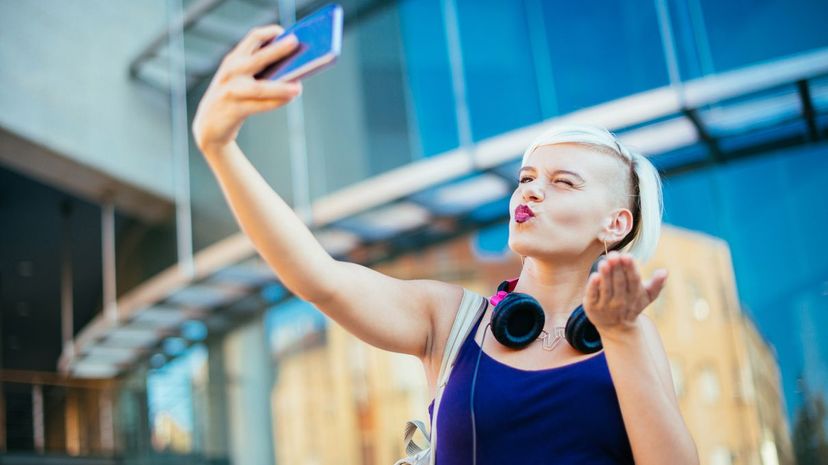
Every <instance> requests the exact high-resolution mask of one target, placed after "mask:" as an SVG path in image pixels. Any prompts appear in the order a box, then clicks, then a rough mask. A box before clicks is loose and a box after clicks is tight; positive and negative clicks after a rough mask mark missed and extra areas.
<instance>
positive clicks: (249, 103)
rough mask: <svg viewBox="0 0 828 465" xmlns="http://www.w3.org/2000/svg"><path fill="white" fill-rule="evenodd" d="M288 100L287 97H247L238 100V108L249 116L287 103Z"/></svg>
mask: <svg viewBox="0 0 828 465" xmlns="http://www.w3.org/2000/svg"><path fill="white" fill-rule="evenodd" d="M289 101H290V100H288V99H269V100H262V99H247V100H242V101H240V102H239V104H238V108H239V111H241V112H242V113H243V114H244V115H246V116H249V115H252V114H254V113H261V112H264V111H270V110H275V109H276V108H279V107H281V106H283V105H285V104H287V103H288V102H289Z"/></svg>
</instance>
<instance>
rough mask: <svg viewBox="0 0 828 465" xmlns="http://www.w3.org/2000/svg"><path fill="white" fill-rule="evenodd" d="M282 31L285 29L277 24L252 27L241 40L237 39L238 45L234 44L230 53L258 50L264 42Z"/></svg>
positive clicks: (248, 53) (249, 53) (249, 52)
mask: <svg viewBox="0 0 828 465" xmlns="http://www.w3.org/2000/svg"><path fill="white" fill-rule="evenodd" d="M284 31H285V30H284V29H282V27H281V26H279V25H278V24H269V25H267V26H262V27H256V28H253V29H251V30H250V32H248V33H247V35H246V36H244V38H243V39H242V40H240V41H239V43H238V45H236V47H235V48H234V49H233V52H231V53H236V54H243V55H251V54H253V52H254V51H256V50H258V48H259V47H261V46H262V44H263V43H264V42H266V41H268V40H270V39H272V38H274V37H276V36H278V35H279V34H281V33H283V32H284Z"/></svg>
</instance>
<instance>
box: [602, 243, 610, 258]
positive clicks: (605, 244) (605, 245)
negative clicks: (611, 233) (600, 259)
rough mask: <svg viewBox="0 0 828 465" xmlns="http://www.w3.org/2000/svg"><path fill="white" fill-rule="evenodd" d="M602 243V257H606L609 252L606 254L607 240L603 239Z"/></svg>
mask: <svg viewBox="0 0 828 465" xmlns="http://www.w3.org/2000/svg"><path fill="white" fill-rule="evenodd" d="M603 241H604V256H605V257H606V256H607V255H609V252H607V240H606V239H603Z"/></svg>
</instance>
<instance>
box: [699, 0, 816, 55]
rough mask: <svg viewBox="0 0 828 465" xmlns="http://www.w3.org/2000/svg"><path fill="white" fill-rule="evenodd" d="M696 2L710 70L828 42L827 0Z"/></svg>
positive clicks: (701, 0)
mask: <svg viewBox="0 0 828 465" xmlns="http://www.w3.org/2000/svg"><path fill="white" fill-rule="evenodd" d="M686 1H688V2H698V3H699V6H700V8H701V10H702V15H703V18H704V28H705V31H706V35H707V37H708V39H709V43H710V54H711V56H712V62H713V68H714V70H713V71H714V72H722V71H728V70H731V69H736V68H740V67H744V66H747V65H750V64H754V63H758V62H762V61H766V60H772V59H775V58H781V57H785V56H788V55H792V54H796V53H799V52H803V51H806V50H812V49H815V48H819V47H826V46H828V33H826V21H825V18H828V2H826V1H825V0H761V1H760V0H733V1H727V2H722V1H720V0H686Z"/></svg>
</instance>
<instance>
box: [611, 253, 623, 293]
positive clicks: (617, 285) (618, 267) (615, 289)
mask: <svg viewBox="0 0 828 465" xmlns="http://www.w3.org/2000/svg"><path fill="white" fill-rule="evenodd" d="M611 265H612V296H613V297H615V298H616V299H618V300H620V299H625V298H626V297H627V276H626V271H625V270H624V262H623V261H622V260H621V257H618V256H616V257H615V258H614V259H613V261H612V263H611Z"/></svg>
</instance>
